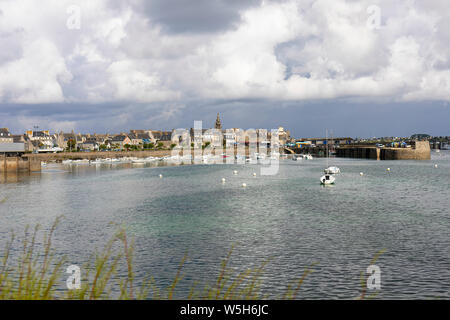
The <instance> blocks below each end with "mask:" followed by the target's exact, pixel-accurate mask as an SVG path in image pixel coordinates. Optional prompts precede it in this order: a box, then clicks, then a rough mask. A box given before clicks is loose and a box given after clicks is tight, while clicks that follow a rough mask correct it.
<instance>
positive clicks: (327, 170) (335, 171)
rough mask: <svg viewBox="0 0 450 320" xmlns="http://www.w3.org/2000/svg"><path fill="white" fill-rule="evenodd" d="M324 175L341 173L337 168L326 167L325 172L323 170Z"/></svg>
mask: <svg viewBox="0 0 450 320" xmlns="http://www.w3.org/2000/svg"><path fill="white" fill-rule="evenodd" d="M323 171H324V172H325V173H328V174H338V173H341V169H339V168H338V167H328V168H326V169H325V170H323Z"/></svg>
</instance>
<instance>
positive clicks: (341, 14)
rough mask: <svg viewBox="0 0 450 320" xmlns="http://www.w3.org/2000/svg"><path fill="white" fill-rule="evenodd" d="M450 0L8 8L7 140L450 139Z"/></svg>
mask: <svg viewBox="0 0 450 320" xmlns="http://www.w3.org/2000/svg"><path fill="white" fill-rule="evenodd" d="M448 21H450V3H449V1H448V0H427V1H413V0H398V1H391V0H367V1H365V0H361V1H356V0H67V1H66V0H40V1H35V0H1V1H0V127H8V128H9V129H10V130H11V131H12V132H14V133H21V132H23V131H25V130H29V129H32V128H33V127H34V126H39V128H40V129H42V130H50V131H52V132H56V131H57V132H59V131H61V130H62V131H65V132H70V131H72V130H74V131H75V132H83V133H87V132H90V133H103V132H108V133H115V132H121V131H125V132H126V131H129V130H130V129H167V130H170V129H174V128H190V127H192V126H193V123H194V120H202V121H203V127H204V128H209V127H212V126H213V125H214V122H215V118H216V115H217V112H220V115H221V118H222V124H223V125H224V127H226V128H232V127H235V128H243V129H248V128H266V129H272V128H278V127H279V126H283V127H285V128H286V129H288V130H290V131H291V134H292V135H293V136H296V137H319V136H324V134H325V130H326V129H328V130H329V131H330V132H332V133H333V135H334V136H335V137H337V136H342V137H344V136H350V137H373V136H409V135H412V134H414V133H428V134H431V135H450V125H449V123H450V104H449V102H450V25H449V24H450V23H449V22H448Z"/></svg>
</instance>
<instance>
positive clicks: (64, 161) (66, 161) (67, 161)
mask: <svg viewBox="0 0 450 320" xmlns="http://www.w3.org/2000/svg"><path fill="white" fill-rule="evenodd" d="M62 164H72V160H70V159H69V160H63V161H62Z"/></svg>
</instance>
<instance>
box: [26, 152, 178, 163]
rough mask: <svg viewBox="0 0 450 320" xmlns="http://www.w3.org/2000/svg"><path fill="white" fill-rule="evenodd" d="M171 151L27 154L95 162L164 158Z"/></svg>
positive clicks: (46, 157) (50, 159)
mask: <svg viewBox="0 0 450 320" xmlns="http://www.w3.org/2000/svg"><path fill="white" fill-rule="evenodd" d="M170 154H171V150H146V151H105V152H100V151H94V152H61V153H39V154H27V155H26V156H27V157H28V158H30V159H36V160H39V161H54V160H56V161H62V160H68V159H72V160H81V159H88V160H95V159H97V158H101V159H106V158H121V157H136V158H146V157H164V156H169V155H170Z"/></svg>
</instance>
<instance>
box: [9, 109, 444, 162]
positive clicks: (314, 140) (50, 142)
mask: <svg viewBox="0 0 450 320" xmlns="http://www.w3.org/2000/svg"><path fill="white" fill-rule="evenodd" d="M187 130H188V131H189V133H190V139H191V141H195V140H196V139H195V138H196V137H195V130H194V129H193V128H190V129H187ZM174 132H175V129H173V130H169V131H164V130H152V129H131V130H130V131H129V132H120V133H116V134H112V133H75V132H74V131H73V130H72V132H69V133H67V132H50V131H49V130H39V129H38V128H35V129H30V130H27V131H26V132H25V133H12V132H10V130H9V129H8V128H6V127H4V128H0V153H7V152H24V153H58V152H93V151H140V150H170V149H173V148H174V147H175V146H177V145H178V144H179V142H180V139H178V137H176V136H175V135H174ZM201 132H202V137H201V142H200V143H201V144H202V146H203V147H205V146H207V145H213V146H214V145H218V144H220V143H224V146H226V147H229V146H230V145H239V144H247V145H248V143H249V138H248V135H245V130H242V129H238V128H230V129H223V128H222V123H221V120H220V115H219V114H217V119H216V122H215V124H214V128H213V129H202V131H201ZM275 132H276V133H277V135H278V141H279V145H280V146H281V147H287V148H291V149H301V148H304V149H311V148H315V147H320V146H324V145H330V146H331V148H333V149H334V148H338V147H339V146H349V145H353V146H358V145H374V146H376V147H381V148H382V147H395V148H397V147H398V148H408V147H411V145H410V141H415V140H422V141H428V142H429V143H430V146H431V148H433V149H449V148H450V137H449V136H446V137H432V136H429V135H426V134H416V135H413V136H410V137H380V138H375V137H374V138H369V139H368V138H364V139H363V138H351V137H325V138H324V137H302V138H295V137H292V136H291V133H290V130H286V129H285V128H283V127H278V129H277V130H276V131H275ZM255 133H256V143H257V144H258V145H259V144H267V145H268V146H270V141H271V134H272V133H273V131H271V130H262V129H256V130H255Z"/></svg>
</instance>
